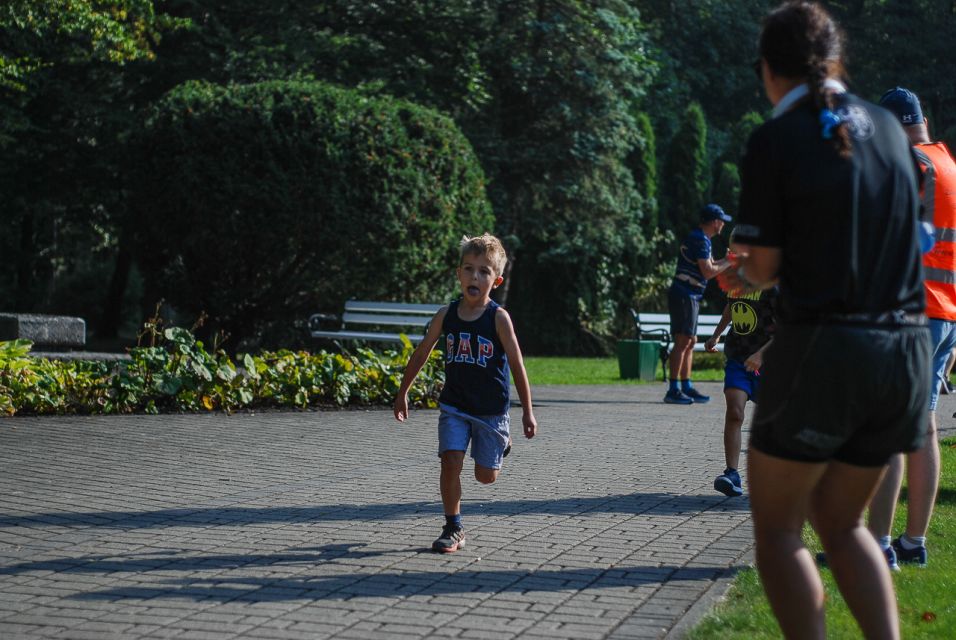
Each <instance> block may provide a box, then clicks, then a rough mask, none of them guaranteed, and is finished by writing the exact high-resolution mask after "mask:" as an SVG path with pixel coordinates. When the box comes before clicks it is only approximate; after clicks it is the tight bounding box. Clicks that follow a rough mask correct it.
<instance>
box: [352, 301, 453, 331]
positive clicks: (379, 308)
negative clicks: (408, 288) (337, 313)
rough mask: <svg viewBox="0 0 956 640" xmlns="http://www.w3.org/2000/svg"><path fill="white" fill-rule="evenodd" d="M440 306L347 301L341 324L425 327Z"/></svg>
mask: <svg viewBox="0 0 956 640" xmlns="http://www.w3.org/2000/svg"><path fill="white" fill-rule="evenodd" d="M442 306H443V305H441V304H412V303H405V302H370V301H365V300H349V301H348V302H346V303H345V312H344V313H343V314H342V324H343V325H345V326H349V325H382V326H393V327H427V326H428V323H429V322H431V319H432V316H434V315H435V312H436V311H438V310H439V309H441V308H442Z"/></svg>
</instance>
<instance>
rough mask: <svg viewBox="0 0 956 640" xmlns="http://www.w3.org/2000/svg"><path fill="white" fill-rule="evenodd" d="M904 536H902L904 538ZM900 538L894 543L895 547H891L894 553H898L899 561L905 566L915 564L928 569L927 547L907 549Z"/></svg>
mask: <svg viewBox="0 0 956 640" xmlns="http://www.w3.org/2000/svg"><path fill="white" fill-rule="evenodd" d="M902 537H903V536H900V538H902ZM900 538H897V539H896V540H894V541H893V546H892V547H891V548H892V549H893V551H895V552H896V557H897V558H899V561H900V562H902V563H903V564H915V565H916V566H918V567H920V568H924V567H926V556H927V553H926V547H924V546H919V547H916V548H915V549H907V548H906V547H904V546H903V543H902V541H901V540H900Z"/></svg>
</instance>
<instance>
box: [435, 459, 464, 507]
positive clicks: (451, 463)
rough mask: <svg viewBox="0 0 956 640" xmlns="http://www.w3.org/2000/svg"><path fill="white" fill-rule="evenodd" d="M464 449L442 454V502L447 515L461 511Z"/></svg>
mask: <svg viewBox="0 0 956 640" xmlns="http://www.w3.org/2000/svg"><path fill="white" fill-rule="evenodd" d="M464 461H465V452H464V451H446V452H444V453H443V454H442V455H441V481H440V484H441V503H442V506H443V507H444V508H445V515H446V516H453V515H456V514H458V513H461V467H462V464H463V463H464Z"/></svg>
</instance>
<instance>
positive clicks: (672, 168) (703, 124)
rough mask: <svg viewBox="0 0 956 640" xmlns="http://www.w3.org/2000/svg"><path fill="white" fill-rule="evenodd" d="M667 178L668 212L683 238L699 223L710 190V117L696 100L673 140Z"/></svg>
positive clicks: (666, 214) (668, 154)
mask: <svg viewBox="0 0 956 640" xmlns="http://www.w3.org/2000/svg"><path fill="white" fill-rule="evenodd" d="M664 178H665V180H664V186H663V189H662V192H663V196H664V197H663V206H664V215H665V216H667V219H668V221H669V223H670V227H671V229H672V230H673V231H674V233H675V234H676V236H677V237H678V238H682V237H683V236H684V235H686V234H687V233H688V232H689V231H690V230H691V229H693V228H694V227H695V226H697V223H698V220H699V217H700V210H701V207H703V205H704V204H705V202H704V199H705V198H706V196H707V193H708V192H709V190H710V164H709V162H708V158H707V120H706V118H705V117H704V110H703V109H702V108H701V106H700V105H699V104H698V103H696V102H692V103H691V104H689V105H688V106H687V109H685V110H684V114H683V118H682V120H681V125H680V128H679V129H678V130H677V133H676V134H674V138H673V139H672V140H671V144H670V148H669V149H668V153H667V163H666V165H665V169H664Z"/></svg>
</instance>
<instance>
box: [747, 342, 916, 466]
mask: <svg viewBox="0 0 956 640" xmlns="http://www.w3.org/2000/svg"><path fill="white" fill-rule="evenodd" d="M931 357H932V344H931V340H930V335H929V330H928V329H927V328H926V327H925V326H924V327H916V326H887V327H861V326H846V325H784V326H779V327H778V328H777V332H776V335H775V337H774V341H773V344H771V345H770V347H769V348H768V349H767V353H766V355H765V357H764V364H763V367H761V369H760V373H761V376H760V404H758V405H757V409H756V412H755V414H754V420H753V425H752V426H751V435H750V446H752V447H754V448H755V449H757V450H758V451H761V452H763V453H766V454H768V455H772V456H777V457H779V458H785V459H788V460H796V461H800V462H823V461H826V460H831V459H832V460H838V461H840V462H845V463H847V464H853V465H857V466H864V467H871V466H882V465H884V464H886V462H887V460H889V458H890V456H892V455H893V454H895V453H899V452H909V451H915V450H916V449H918V448H919V447H920V446H921V445H922V443H923V438H924V437H925V435H926V429H927V425H928V420H929V418H928V410H927V406H928V403H929V382H930V380H929V379H930V369H931V366H930V360H931Z"/></svg>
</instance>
